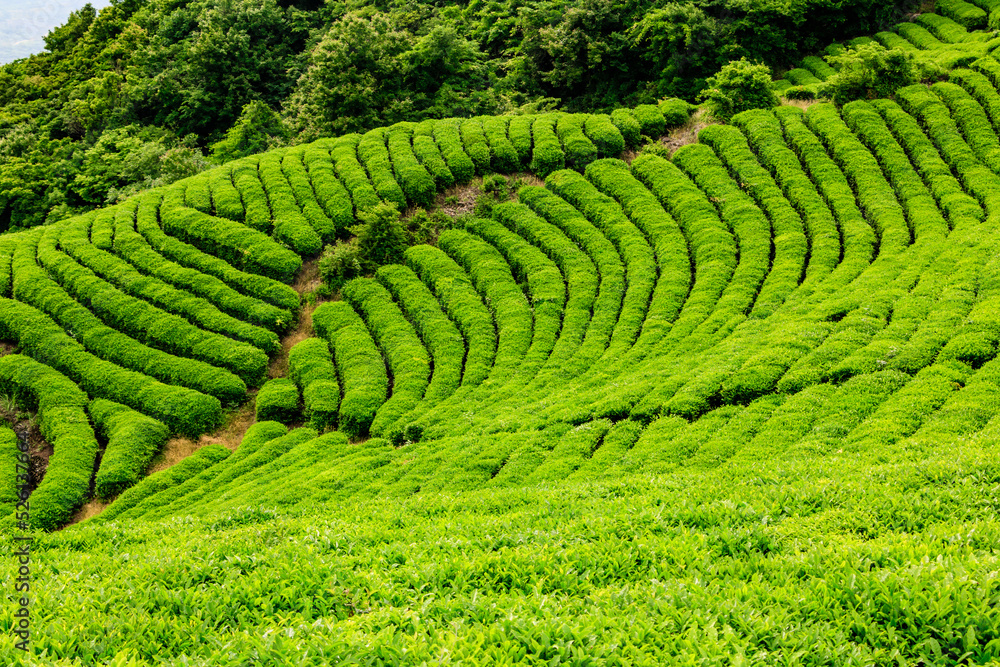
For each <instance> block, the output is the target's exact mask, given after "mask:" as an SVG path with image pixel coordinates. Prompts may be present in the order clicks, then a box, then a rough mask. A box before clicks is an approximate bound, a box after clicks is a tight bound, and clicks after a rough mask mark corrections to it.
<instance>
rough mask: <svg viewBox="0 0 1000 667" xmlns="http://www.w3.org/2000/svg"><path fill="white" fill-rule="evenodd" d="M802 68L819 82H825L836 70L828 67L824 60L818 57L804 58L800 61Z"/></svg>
mask: <svg viewBox="0 0 1000 667" xmlns="http://www.w3.org/2000/svg"><path fill="white" fill-rule="evenodd" d="M802 66H803V67H804V68H806V69H808V70H809V71H810V72H812V73H813V75H814V76H815V77H816V78H817V79H819V80H820V81H826V80H827V79H829V78H830V77H832V76H834V75H835V74H836V73H837V70H835V69H834V68H832V67H830V65H828V64H827V62H826V61H825V60H823V59H822V58H820V57H819V56H806V57H805V58H803V59H802Z"/></svg>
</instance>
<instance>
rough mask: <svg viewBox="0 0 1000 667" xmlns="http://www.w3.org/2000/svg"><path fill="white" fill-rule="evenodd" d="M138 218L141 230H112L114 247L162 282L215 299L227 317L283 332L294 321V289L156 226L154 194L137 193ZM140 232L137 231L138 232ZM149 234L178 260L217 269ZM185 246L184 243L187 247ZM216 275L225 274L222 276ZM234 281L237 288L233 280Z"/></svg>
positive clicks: (174, 250) (190, 258)
mask: <svg viewBox="0 0 1000 667" xmlns="http://www.w3.org/2000/svg"><path fill="white" fill-rule="evenodd" d="M139 202H140V203H139V208H138V217H137V223H136V224H137V227H138V229H139V232H137V231H136V229H135V228H132V226H131V225H119V226H118V228H117V229H116V231H115V251H116V253H117V254H119V255H121V256H122V257H123V258H124V259H126V260H128V262H129V263H130V264H132V265H133V266H135V267H136V268H137V269H139V270H141V271H142V272H143V273H145V274H147V275H150V276H155V277H157V278H159V279H160V280H162V281H163V282H164V283H167V284H170V285H174V286H176V287H178V288H181V289H185V290H187V291H189V292H191V293H193V294H196V295H198V296H200V297H202V298H205V299H207V300H209V301H211V302H212V303H214V304H216V305H217V306H218V307H219V309H220V310H222V311H224V312H226V313H228V314H229V315H231V316H237V317H240V318H243V319H246V320H247V321H249V322H252V323H253V324H256V325H259V326H262V327H266V328H268V329H270V330H272V331H284V330H285V329H287V328H288V326H289V325H290V324H291V323H292V320H293V317H292V313H291V312H289V310H290V309H293V308H297V307H298V302H299V295H298V293H297V292H296V291H295V290H293V289H292V288H291V287H289V286H288V285H283V284H282V283H279V282H277V281H273V280H269V279H267V278H264V277H263V276H255V275H252V274H245V273H242V272H240V271H237V270H236V269H234V268H233V267H231V266H229V265H228V264H226V263H225V262H223V261H221V260H218V259H216V258H214V257H212V256H211V255H205V254H204V253H201V252H200V251H198V250H196V249H194V248H192V247H190V246H186V244H183V243H181V242H180V241H177V240H176V239H172V238H171V237H168V236H167V235H165V234H164V233H163V231H162V230H161V229H159V227H157V226H156V207H157V205H158V202H159V197H158V195H155V194H154V195H150V196H140V198H139ZM140 232H141V233H140ZM147 237H148V238H151V239H153V241H155V242H156V244H157V246H159V247H160V248H162V249H163V250H164V251H167V252H168V253H169V254H171V256H173V257H176V258H178V259H182V260H184V259H186V260H188V261H189V263H190V264H194V265H195V266H197V267H199V268H201V267H204V268H206V269H208V268H210V267H211V268H212V269H215V271H205V272H203V271H201V270H196V269H195V268H191V267H189V266H185V265H183V264H180V263H178V262H175V261H171V260H170V259H167V258H166V257H164V255H163V254H161V253H160V252H157V250H155V249H154V248H153V247H152V245H151V242H150V241H148V240H147ZM185 246H186V247H185ZM219 276H222V277H225V278H228V279H229V282H226V281H224V280H222V279H221V278H220V277H219ZM233 284H235V285H238V286H239V287H240V289H236V288H235V287H233V286H232V285H233Z"/></svg>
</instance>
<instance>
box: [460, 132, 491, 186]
mask: <svg viewBox="0 0 1000 667" xmlns="http://www.w3.org/2000/svg"><path fill="white" fill-rule="evenodd" d="M459 130H460V132H461V134H462V147H463V148H464V149H465V152H466V153H467V154H468V155H469V157H470V158H472V161H473V163H475V165H476V173H477V174H480V175H482V174H486V173H488V172H489V171H490V165H491V157H492V152H491V151H490V145H489V143H488V142H487V141H486V134H485V132H484V131H483V119H482V118H469V119H468V120H463V121H461V124H460V125H459Z"/></svg>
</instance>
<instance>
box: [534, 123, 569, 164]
mask: <svg viewBox="0 0 1000 667" xmlns="http://www.w3.org/2000/svg"><path fill="white" fill-rule="evenodd" d="M558 119H559V114H545V115H542V116H537V117H536V118H535V122H534V123H532V125H531V138H532V142H533V147H532V150H531V165H530V168H531V172H532V173H533V174H535V175H536V176H538V177H539V178H545V177H546V176H548V175H549V174H551V173H552V172H553V171H558V170H559V169H563V168H565V167H566V156H565V154H564V153H563V149H562V144H561V143H560V142H559V137H557V136H556V122H557V121H558Z"/></svg>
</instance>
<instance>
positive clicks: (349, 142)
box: [330, 134, 382, 213]
mask: <svg viewBox="0 0 1000 667" xmlns="http://www.w3.org/2000/svg"><path fill="white" fill-rule="evenodd" d="M360 142H361V135H359V134H347V135H344V136H342V137H338V138H337V139H336V140H335V141H334V143H333V145H332V146H331V147H330V157H331V158H333V164H334V167H335V168H336V170H337V176H338V177H339V178H340V180H341V182H343V184H344V187H345V188H346V189H347V192H348V193H350V195H351V200H352V201H353V202H354V210H355V212H356V213H361V212H362V211H367V210H368V209H371V208H374V207H376V206H378V205H379V203H381V201H382V200H381V199H379V195H378V193H377V192H376V191H375V188H374V187H373V186H372V181H369V180H368V174H367V172H365V168H364V167H363V166H361V162H360V161H359V160H358V144H359V143H360Z"/></svg>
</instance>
